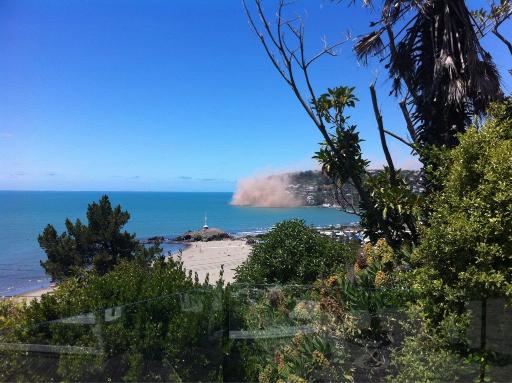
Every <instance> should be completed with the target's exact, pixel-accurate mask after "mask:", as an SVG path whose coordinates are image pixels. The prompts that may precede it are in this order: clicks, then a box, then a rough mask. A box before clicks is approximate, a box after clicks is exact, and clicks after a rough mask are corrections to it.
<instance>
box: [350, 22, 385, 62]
mask: <svg viewBox="0 0 512 383" xmlns="http://www.w3.org/2000/svg"><path fill="white" fill-rule="evenodd" d="M382 32H384V28H381V29H379V30H376V31H373V32H371V33H369V34H367V35H365V36H363V37H361V38H359V40H358V41H357V43H356V44H355V46H354V52H355V54H356V56H357V59H358V60H359V61H360V62H362V63H363V64H364V65H367V64H368V57H369V56H375V55H378V54H379V53H380V52H382V51H383V49H384V43H383V41H382V38H381V35H382Z"/></svg>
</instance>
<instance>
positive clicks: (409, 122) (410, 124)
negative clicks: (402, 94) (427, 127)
mask: <svg viewBox="0 0 512 383" xmlns="http://www.w3.org/2000/svg"><path fill="white" fill-rule="evenodd" d="M398 104H399V105H400V109H401V110H402V114H403V115H404V119H405V123H406V126H407V131H408V132H409V135H410V136H411V139H412V140H413V141H414V142H416V131H415V130H414V124H413V122H412V119H411V116H410V115H409V111H408V110H407V104H406V101H405V99H403V100H402V101H400V102H399V103H398Z"/></svg>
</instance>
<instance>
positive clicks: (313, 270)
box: [236, 220, 353, 284]
mask: <svg viewBox="0 0 512 383" xmlns="http://www.w3.org/2000/svg"><path fill="white" fill-rule="evenodd" d="M352 258H353V251H352V250H351V247H350V246H349V245H347V244H342V243H339V242H336V241H334V240H332V239H331V238H328V237H326V236H324V235H321V234H320V233H318V232H317V231H316V230H314V229H313V228H310V227H308V226H306V225H305V224H304V221H302V220H290V221H284V222H281V223H279V224H277V225H276V227H275V228H274V229H272V230H271V231H270V232H269V233H268V234H266V235H265V236H264V237H263V238H262V239H261V241H260V242H258V243H257V244H256V245H255V246H254V248H253V250H252V252H251V254H250V255H249V258H248V259H247V260H246V261H245V262H244V263H243V264H242V265H241V266H240V267H238V268H237V270H236V281H237V282H245V283H283V284H284V283H298V284H301V283H303V284H307V283H311V282H314V281H315V280H317V279H318V278H321V277H327V276H329V275H332V274H335V273H336V272H337V271H339V270H340V269H343V268H344V267H345V264H346V263H347V261H348V260H349V259H352Z"/></svg>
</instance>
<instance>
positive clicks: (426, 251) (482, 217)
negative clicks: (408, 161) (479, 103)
mask: <svg viewBox="0 0 512 383" xmlns="http://www.w3.org/2000/svg"><path fill="white" fill-rule="evenodd" d="M489 112H490V115H489V118H488V119H487V121H486V122H485V123H484V125H483V127H481V129H477V128H476V127H473V128H472V129H470V130H469V131H468V132H467V133H466V134H464V135H462V136H461V137H460V140H461V143H460V145H459V146H458V147H457V148H455V149H453V150H452V151H450V152H448V153H446V154H445V157H444V158H445V168H444V169H442V171H443V176H442V179H443V190H442V191H441V192H439V193H437V194H436V195H435V196H434V197H433V199H432V215H431V217H430V220H429V226H428V227H427V228H426V229H425V231H424V233H423V238H422V242H421V245H420V246H419V248H418V251H417V252H416V253H415V257H414V258H413V261H414V265H415V266H416V267H417V269H416V271H415V274H416V276H417V278H418V279H417V281H416V284H417V285H418V286H421V287H422V288H423V289H424V291H425V292H428V297H429V299H432V300H433V302H431V303H429V304H428V307H429V309H432V310H435V311H436V314H437V315H441V314H442V312H443V311H445V310H448V311H449V310H452V311H453V310H455V309H456V308H457V307H460V304H461V302H466V301H468V300H471V299H481V298H485V297H493V296H503V295H508V294H510V293H511V292H512V290H511V283H512V274H511V273H510V269H511V267H512V187H511V183H510V180H511V179H512V157H511V155H510V154H511V153H512V102H511V101H508V102H506V103H501V104H497V105H493V107H492V108H490V111H489Z"/></svg>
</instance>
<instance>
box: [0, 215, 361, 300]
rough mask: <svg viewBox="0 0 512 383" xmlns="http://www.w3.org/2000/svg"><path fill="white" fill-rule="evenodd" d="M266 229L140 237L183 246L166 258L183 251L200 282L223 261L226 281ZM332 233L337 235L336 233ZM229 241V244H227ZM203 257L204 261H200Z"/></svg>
mask: <svg viewBox="0 0 512 383" xmlns="http://www.w3.org/2000/svg"><path fill="white" fill-rule="evenodd" d="M314 228H315V229H316V230H318V231H319V232H321V233H323V234H328V232H331V233H333V234H334V233H335V232H336V233H340V232H343V231H350V232H356V231H358V230H360V227H359V225H358V224H357V223H351V224H336V225H328V226H315V227H314ZM271 229H272V227H269V228H265V229H263V228H261V229H256V230H248V231H238V232H229V233H228V234H229V235H230V238H226V239H222V240H211V241H194V240H192V241H191V240H176V239H175V237H171V238H169V237H167V238H166V237H163V236H153V237H146V238H140V239H139V240H140V241H141V242H142V243H143V244H152V243H154V242H155V241H154V239H155V238H161V239H163V241H162V244H166V245H171V246H172V245H174V246H180V247H182V248H181V249H179V250H176V251H173V252H172V253H171V254H170V255H167V254H166V257H172V258H174V259H177V256H178V254H179V253H180V251H181V253H182V261H183V266H184V267H185V268H186V269H187V271H188V270H192V272H193V273H195V272H197V273H198V276H199V279H200V281H204V278H205V276H206V274H207V273H208V274H209V280H210V282H215V281H216V280H217V279H218V277H219V271H220V266H221V265H222V264H224V266H225V268H224V280H225V282H233V280H234V270H233V269H234V268H235V267H237V266H238V265H239V264H241V263H242V262H243V261H244V260H245V259H246V258H247V257H248V254H249V252H250V249H251V248H252V246H251V245H248V244H247V243H246V241H247V239H249V238H255V237H257V236H259V235H262V234H265V233H267V232H268V231H269V230H271ZM335 236H339V234H338V235H335ZM230 243H231V246H230V245H229V244H230ZM200 260H202V261H203V262H199V261H200ZM54 289H55V286H50V284H48V286H44V287H39V288H35V289H34V288H29V289H27V290H26V291H22V292H19V293H14V294H12V295H3V296H0V299H16V300H20V301H22V300H25V301H29V302H30V301H31V300H33V299H38V298H40V297H41V295H43V294H46V293H50V292H52V291H53V290H54Z"/></svg>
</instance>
